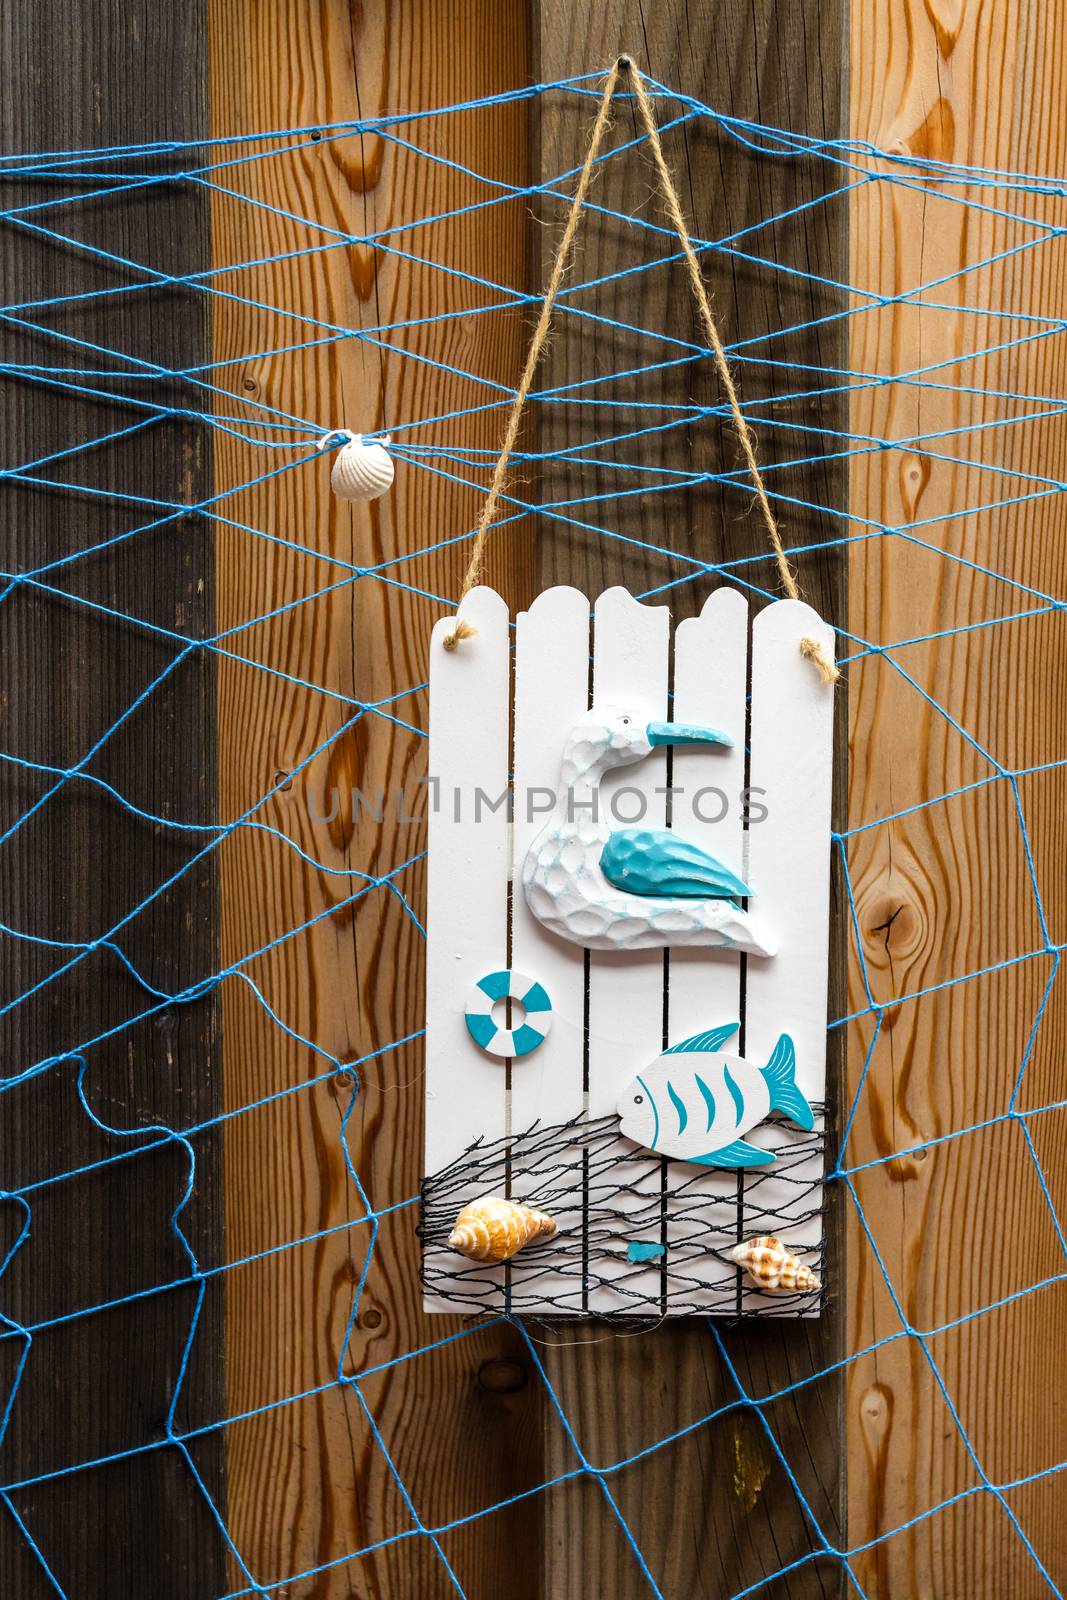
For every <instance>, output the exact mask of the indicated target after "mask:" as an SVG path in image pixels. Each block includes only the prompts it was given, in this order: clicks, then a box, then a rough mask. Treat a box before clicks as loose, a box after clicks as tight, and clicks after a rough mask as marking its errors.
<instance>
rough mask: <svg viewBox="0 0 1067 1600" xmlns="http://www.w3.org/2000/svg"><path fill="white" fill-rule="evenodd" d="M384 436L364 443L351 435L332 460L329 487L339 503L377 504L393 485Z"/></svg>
mask: <svg viewBox="0 0 1067 1600" xmlns="http://www.w3.org/2000/svg"><path fill="white" fill-rule="evenodd" d="M388 444H389V438H388V436H386V437H384V438H382V439H371V440H366V439H364V438H363V436H362V434H358V433H353V434H350V435H349V437H348V443H347V444H345V445H342V446H341V448H340V450H338V452H337V454H336V456H335V457H334V461H333V467H332V469H331V472H330V487H331V488H332V490H333V492H334V494H335V495H337V497H338V498H339V499H341V500H377V499H378V497H379V495H383V494H384V493H385V491H386V490H387V489H388V488H389V486H390V485H391V483H392V481H393V458H392V456H391V455H390V454H389V451H388V449H387V446H388Z"/></svg>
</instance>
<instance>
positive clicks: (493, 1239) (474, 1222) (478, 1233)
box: [448, 1195, 557, 1261]
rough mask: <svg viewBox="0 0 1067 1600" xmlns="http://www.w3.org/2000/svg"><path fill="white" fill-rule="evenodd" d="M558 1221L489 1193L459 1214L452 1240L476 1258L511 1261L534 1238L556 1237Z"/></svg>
mask: <svg viewBox="0 0 1067 1600" xmlns="http://www.w3.org/2000/svg"><path fill="white" fill-rule="evenodd" d="M556 1232H557V1228H556V1224H555V1223H554V1222H553V1221H552V1218H551V1217H546V1215H545V1213H544V1212H543V1211H535V1210H534V1209H533V1208H532V1206H524V1205H520V1204H519V1202H518V1201H517V1200H502V1199H501V1198H500V1197H499V1196H497V1195H489V1196H487V1197H486V1198H485V1199H484V1200H472V1201H471V1203H470V1205H469V1206H464V1207H463V1210H462V1211H461V1212H460V1214H459V1216H458V1217H457V1218H456V1225H455V1227H454V1228H453V1229H452V1232H451V1234H450V1235H449V1239H448V1243H449V1245H450V1246H451V1248H452V1249H453V1250H458V1251H459V1254H460V1255H461V1256H469V1257H470V1259H471V1260H472V1261H510V1260H511V1258H512V1256H513V1255H515V1254H517V1252H518V1251H520V1250H521V1249H522V1247H523V1245H525V1244H530V1243H531V1242H532V1241H533V1240H534V1239H553V1238H555V1236H556Z"/></svg>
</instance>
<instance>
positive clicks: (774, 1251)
mask: <svg viewBox="0 0 1067 1600" xmlns="http://www.w3.org/2000/svg"><path fill="white" fill-rule="evenodd" d="M730 1257H731V1259H732V1260H734V1261H736V1262H737V1264H738V1266H739V1267H743V1268H744V1269H745V1271H746V1272H747V1273H748V1275H749V1277H750V1278H751V1279H752V1281H753V1283H754V1284H755V1285H756V1287H757V1288H758V1289H767V1290H769V1292H770V1293H771V1294H806V1293H807V1292H808V1291H809V1290H812V1289H819V1288H821V1287H822V1284H821V1282H820V1280H819V1279H818V1278H817V1277H816V1276H815V1274H814V1272H812V1270H811V1268H810V1267H806V1266H805V1265H804V1263H803V1261H801V1260H800V1258H799V1256H796V1255H794V1254H793V1252H792V1250H790V1248H789V1246H788V1245H785V1244H783V1243H782V1241H781V1239H776V1238H775V1237H774V1235H773V1234H764V1235H763V1236H762V1237H761V1238H759V1239H746V1240H745V1242H744V1244H738V1245H735V1246H734V1248H733V1249H732V1250H731V1251H730Z"/></svg>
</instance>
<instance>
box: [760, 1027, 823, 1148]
mask: <svg viewBox="0 0 1067 1600" xmlns="http://www.w3.org/2000/svg"><path fill="white" fill-rule="evenodd" d="M796 1070H797V1053H796V1050H795V1049H794V1047H793V1041H792V1039H791V1038H790V1037H789V1035H788V1034H787V1033H783V1034H782V1036H781V1038H780V1039H779V1040H778V1043H777V1044H776V1045H775V1047H774V1049H773V1050H772V1051H771V1059H770V1060H769V1061H768V1063H767V1065H766V1066H765V1067H764V1068H763V1076H764V1079H765V1081H766V1084H767V1090H768V1093H769V1094H770V1098H771V1110H772V1111H781V1112H783V1113H784V1115H785V1116H787V1117H789V1118H790V1120H791V1121H793V1122H795V1123H796V1124H797V1126H798V1127H801V1128H807V1129H811V1128H813V1127H814V1126H815V1117H814V1114H813V1112H812V1109H811V1107H810V1106H809V1105H808V1102H807V1101H806V1100H805V1098H804V1096H803V1095H802V1094H801V1092H800V1090H799V1089H798V1088H797V1085H796Z"/></svg>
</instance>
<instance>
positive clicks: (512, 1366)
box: [478, 1356, 530, 1394]
mask: <svg viewBox="0 0 1067 1600" xmlns="http://www.w3.org/2000/svg"><path fill="white" fill-rule="evenodd" d="M529 1381H530V1374H529V1372H528V1371H527V1369H526V1368H525V1367H524V1366H523V1364H522V1362H521V1361H512V1360H509V1359H508V1358H507V1357H504V1356H498V1357H496V1358H495V1359H494V1360H492V1361H483V1362H482V1364H481V1366H480V1367H479V1368H478V1382H479V1384H480V1385H481V1386H482V1388H483V1389H488V1391H489V1393H490V1394H517V1393H518V1392H519V1390H520V1389H525V1387H526V1385H527V1384H528V1383H529Z"/></svg>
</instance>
